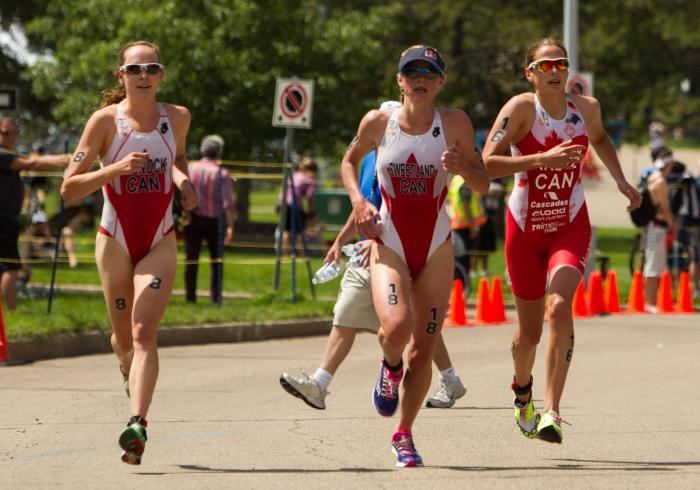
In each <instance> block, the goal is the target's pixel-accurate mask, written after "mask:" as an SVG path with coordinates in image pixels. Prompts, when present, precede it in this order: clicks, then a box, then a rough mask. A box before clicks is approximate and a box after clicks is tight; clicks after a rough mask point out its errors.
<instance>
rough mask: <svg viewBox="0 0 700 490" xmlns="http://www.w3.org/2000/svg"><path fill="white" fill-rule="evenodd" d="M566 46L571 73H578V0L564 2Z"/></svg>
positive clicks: (565, 0)
mask: <svg viewBox="0 0 700 490" xmlns="http://www.w3.org/2000/svg"><path fill="white" fill-rule="evenodd" d="M564 46H566V50H567V51H568V53H569V70H570V72H571V73H578V0H564Z"/></svg>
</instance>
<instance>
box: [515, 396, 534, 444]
mask: <svg viewBox="0 0 700 490" xmlns="http://www.w3.org/2000/svg"><path fill="white" fill-rule="evenodd" d="M513 405H514V406H515V425H517V426H518V429H520V432H521V433H522V434H523V435H524V436H525V437H527V438H528V439H534V438H535V437H536V436H537V427H538V425H539V423H540V414H539V413H537V412H536V411H535V404H534V403H532V398H530V401H528V402H527V403H523V402H521V401H520V400H518V398H517V397H516V398H515V401H514V402H513Z"/></svg>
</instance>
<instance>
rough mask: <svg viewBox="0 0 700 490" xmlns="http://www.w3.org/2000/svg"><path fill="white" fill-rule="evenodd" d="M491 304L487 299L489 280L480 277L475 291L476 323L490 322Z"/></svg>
mask: <svg viewBox="0 0 700 490" xmlns="http://www.w3.org/2000/svg"><path fill="white" fill-rule="evenodd" d="M490 310H491V304H490V301H489V280H488V279H486V278H485V277H482V278H481V279H480V280H479V289H478V290H477V291H476V316H475V318H474V319H475V320H476V321H477V322H478V323H490V322H491V315H489V313H490Z"/></svg>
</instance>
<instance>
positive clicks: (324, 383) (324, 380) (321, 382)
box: [311, 368, 333, 391]
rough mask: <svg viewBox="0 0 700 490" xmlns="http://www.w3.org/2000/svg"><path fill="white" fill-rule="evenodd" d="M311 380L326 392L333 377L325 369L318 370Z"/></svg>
mask: <svg viewBox="0 0 700 490" xmlns="http://www.w3.org/2000/svg"><path fill="white" fill-rule="evenodd" d="M311 379H313V380H314V381H316V382H317V383H318V386H320V387H321V391H325V390H326V389H327V388H328V385H329V384H331V380H332V379H333V375H332V374H331V373H329V372H328V371H326V370H325V369H323V368H318V369H317V370H316V372H315V373H314V374H312V375H311Z"/></svg>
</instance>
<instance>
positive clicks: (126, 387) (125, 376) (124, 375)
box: [119, 365, 131, 398]
mask: <svg viewBox="0 0 700 490" xmlns="http://www.w3.org/2000/svg"><path fill="white" fill-rule="evenodd" d="M119 372H120V373H122V379H123V380H124V391H126V397H127V398H131V393H130V392H129V374H128V373H125V372H124V368H122V367H121V365H120V366H119Z"/></svg>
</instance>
